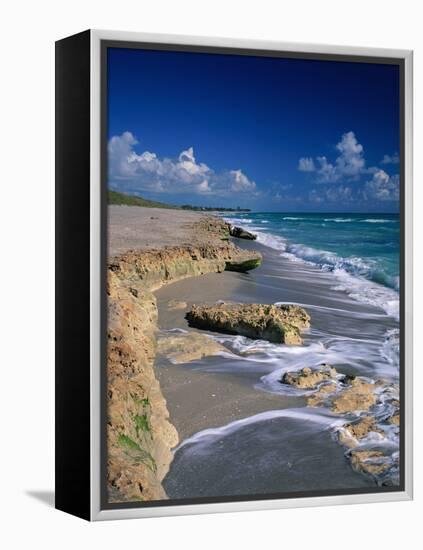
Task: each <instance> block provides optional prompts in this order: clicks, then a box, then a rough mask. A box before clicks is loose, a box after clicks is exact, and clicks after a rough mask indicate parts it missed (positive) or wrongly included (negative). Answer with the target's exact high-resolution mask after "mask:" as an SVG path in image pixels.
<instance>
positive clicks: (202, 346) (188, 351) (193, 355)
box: [157, 332, 229, 364]
mask: <svg viewBox="0 0 423 550" xmlns="http://www.w3.org/2000/svg"><path fill="white" fill-rule="evenodd" d="M157 348H158V352H159V353H161V354H162V355H165V356H166V357H167V358H168V359H170V361H172V363H177V364H178V363H189V362H190V361H196V360H198V359H202V358H203V357H207V356H209V355H216V354H217V353H220V352H222V351H226V352H229V350H228V349H227V348H225V346H222V345H221V344H219V343H218V342H215V341H214V340H213V339H212V338H210V337H209V336H205V335H204V334H198V333H197V332H188V333H185V334H172V335H170V336H166V337H164V338H159V341H158V343H157Z"/></svg>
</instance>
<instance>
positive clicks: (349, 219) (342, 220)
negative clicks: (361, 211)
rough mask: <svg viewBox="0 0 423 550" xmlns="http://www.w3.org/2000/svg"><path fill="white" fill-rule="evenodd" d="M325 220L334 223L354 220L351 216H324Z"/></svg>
mask: <svg viewBox="0 0 423 550" xmlns="http://www.w3.org/2000/svg"><path fill="white" fill-rule="evenodd" d="M323 221H325V222H335V223H348V222H352V221H354V220H353V219H352V218H324V220H323Z"/></svg>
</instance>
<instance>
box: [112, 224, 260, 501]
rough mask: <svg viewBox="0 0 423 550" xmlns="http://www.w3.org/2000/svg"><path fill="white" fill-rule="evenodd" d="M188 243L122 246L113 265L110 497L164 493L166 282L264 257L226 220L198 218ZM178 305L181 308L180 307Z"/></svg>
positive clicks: (169, 436)
mask: <svg viewBox="0 0 423 550" xmlns="http://www.w3.org/2000/svg"><path fill="white" fill-rule="evenodd" d="M190 232H191V234H193V235H194V237H193V239H192V242H191V243H190V244H186V245H181V246H169V247H167V248H161V249H151V248H146V249H140V250H132V251H127V250H126V251H125V252H124V253H122V254H121V255H119V256H115V257H111V258H110V259H109V265H108V291H107V292H108V350H107V351H108V362H107V369H108V375H107V384H108V390H107V392H108V393H107V395H108V407H107V413H108V419H107V429H108V435H107V437H108V441H107V444H108V457H107V476H108V489H109V500H110V502H125V501H135V500H161V499H165V498H167V496H166V493H165V491H164V489H163V487H162V485H161V481H162V479H163V478H164V476H165V475H166V473H167V471H168V469H169V465H170V463H171V461H172V459H173V454H172V450H171V449H172V448H173V447H174V446H175V445H176V444H177V442H178V434H177V432H176V430H175V428H174V427H173V425H172V424H171V423H170V421H169V413H168V410H167V406H166V401H165V399H164V397H163V394H162V392H161V390H160V385H159V382H158V380H157V378H156V376H155V372H154V360H155V356H156V348H157V343H156V333H157V306H156V299H155V296H154V294H153V293H152V292H153V291H154V290H156V289H158V288H160V286H162V285H163V284H167V283H170V282H173V281H177V280H180V279H183V278H186V277H192V276H196V275H201V274H203V273H211V272H218V273H219V272H222V271H224V270H225V269H236V270H239V271H242V270H245V269H250V268H251V265H257V264H259V263H260V261H261V256H260V254H258V253H256V252H254V251H246V250H241V249H239V248H237V247H235V246H234V245H233V244H232V243H230V242H228V241H227V238H228V228H227V225H226V224H225V222H223V220H219V219H217V218H212V217H204V218H201V219H200V221H199V222H197V223H195V224H194V225H193V226H192V227H191V230H190ZM178 307H179V305H178Z"/></svg>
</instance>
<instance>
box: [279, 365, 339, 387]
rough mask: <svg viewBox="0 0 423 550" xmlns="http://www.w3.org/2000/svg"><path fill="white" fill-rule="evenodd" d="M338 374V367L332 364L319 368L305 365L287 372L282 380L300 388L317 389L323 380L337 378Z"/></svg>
mask: <svg viewBox="0 0 423 550" xmlns="http://www.w3.org/2000/svg"><path fill="white" fill-rule="evenodd" d="M337 374H338V373H337V372H336V369H334V368H333V367H331V366H330V365H321V366H320V367H319V368H317V369H310V368H308V367H304V368H303V369H301V370H300V371H294V372H286V373H285V374H284V375H283V376H282V378H281V382H282V384H290V385H291V386H295V387H296V388H300V389H315V388H316V387H317V386H318V385H319V384H321V383H322V382H326V381H332V380H335V379H336V377H337ZM330 387H332V386H330Z"/></svg>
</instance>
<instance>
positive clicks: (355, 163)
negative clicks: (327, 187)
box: [298, 131, 366, 183]
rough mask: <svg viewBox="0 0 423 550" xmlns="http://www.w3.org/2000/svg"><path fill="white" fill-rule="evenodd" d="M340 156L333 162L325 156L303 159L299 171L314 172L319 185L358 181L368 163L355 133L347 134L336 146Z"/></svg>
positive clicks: (300, 161) (299, 164)
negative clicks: (348, 180) (343, 179)
mask: <svg viewBox="0 0 423 550" xmlns="http://www.w3.org/2000/svg"><path fill="white" fill-rule="evenodd" d="M336 149H337V151H338V156H337V157H336V158H335V160H334V161H333V162H331V161H329V160H328V159H327V157H325V156H318V157H316V158H315V159H313V158H311V157H302V158H300V160H299V163H298V169H299V170H300V171H302V172H314V173H315V175H316V182H317V183H334V182H337V181H339V180H341V179H342V178H347V179H352V180H356V179H358V178H359V176H360V175H361V174H362V173H363V172H364V170H365V166H366V161H365V159H364V149H363V146H362V145H361V144H360V143H359V142H358V141H357V138H356V136H355V134H354V132H351V131H350V132H346V133H345V134H343V135H342V137H341V140H340V141H339V143H337V145H336Z"/></svg>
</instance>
